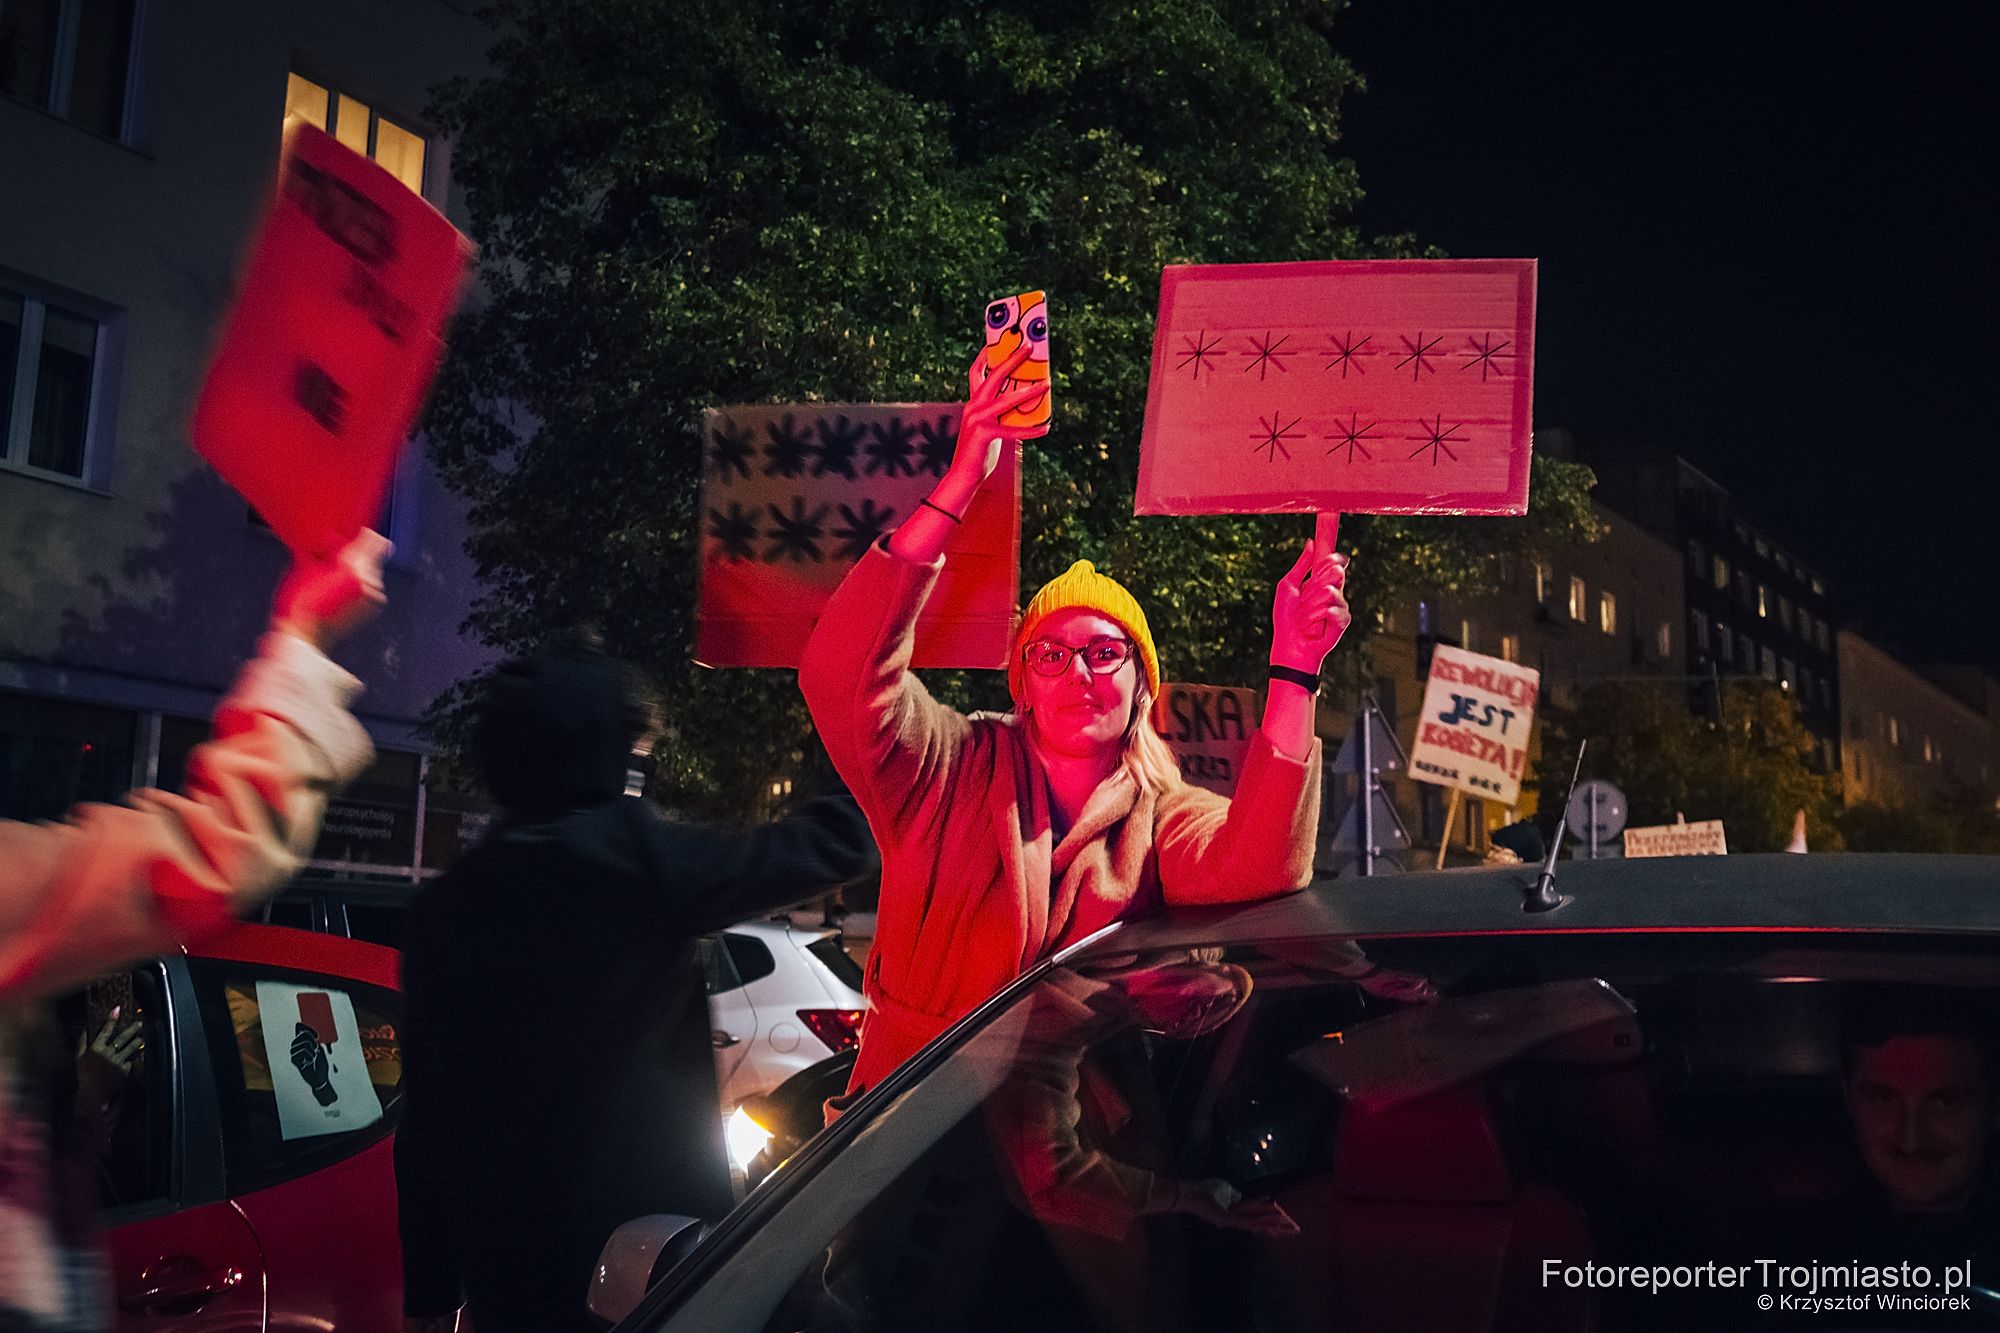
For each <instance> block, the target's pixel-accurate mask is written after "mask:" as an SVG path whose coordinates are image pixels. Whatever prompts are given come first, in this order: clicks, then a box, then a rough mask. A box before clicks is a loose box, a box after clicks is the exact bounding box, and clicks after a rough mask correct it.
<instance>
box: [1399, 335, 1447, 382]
mask: <svg viewBox="0 0 2000 1333" xmlns="http://www.w3.org/2000/svg"><path fill="white" fill-rule="evenodd" d="M1443 341H1444V335H1443V334H1439V335H1438V336H1437V337H1435V338H1433V339H1431V340H1430V341H1429V342H1425V341H1424V335H1423V330H1421V329H1419V330H1418V331H1417V340H1416V341H1415V342H1411V341H1410V339H1409V337H1408V335H1404V336H1403V346H1404V347H1406V348H1408V349H1409V352H1410V354H1409V355H1408V356H1406V357H1404V358H1403V359H1402V360H1401V361H1398V362H1397V363H1396V369H1398V370H1401V369H1402V368H1403V367H1404V366H1411V367H1412V368H1411V370H1410V378H1411V379H1418V378H1420V377H1421V376H1422V375H1423V373H1424V372H1425V371H1426V370H1428V371H1430V372H1431V374H1433V375H1435V374H1437V367H1436V366H1434V365H1432V364H1431V361H1430V358H1431V348H1433V347H1436V346H1437V345H1438V344H1439V343H1441V342H1443Z"/></svg>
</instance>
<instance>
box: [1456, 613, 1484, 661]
mask: <svg viewBox="0 0 2000 1333" xmlns="http://www.w3.org/2000/svg"><path fill="white" fill-rule="evenodd" d="M1474 628H1475V627H1474V625H1473V623H1472V622H1471V621H1470V620H1461V621H1459V622H1458V646H1459V647H1461V648H1463V649H1465V651H1466V652H1468V653H1476V652H1478V651H1479V645H1478V644H1477V643H1475V642H1474V641H1473V630H1474Z"/></svg>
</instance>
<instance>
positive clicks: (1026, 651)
mask: <svg viewBox="0 0 2000 1333" xmlns="http://www.w3.org/2000/svg"><path fill="white" fill-rule="evenodd" d="M1072 657H1081V658H1082V659H1083V664H1084V666H1086V667H1088V668H1089V670H1090V674H1091V675H1093V676H1104V675H1109V674H1110V673H1111V672H1113V671H1116V670H1117V669H1118V668H1119V667H1121V666H1124V665H1125V664H1126V663H1127V662H1129V661H1131V660H1132V641H1131V640H1130V639H1113V638H1108V637H1099V638H1095V639H1092V640H1091V641H1090V642H1089V643H1086V644H1083V645H1082V646H1080V647H1076V648H1072V647H1070V646H1069V645H1068V644H1066V643H1057V642H1056V641H1055V640H1054V639H1036V640H1035V641H1034V642H1033V643H1031V644H1029V645H1028V646H1027V647H1025V648H1023V649H1022V650H1021V660H1022V661H1023V662H1026V663H1027V664H1028V668H1029V669H1030V670H1031V671H1033V672H1034V673H1035V674H1036V675H1038V676H1060V675H1062V674H1063V673H1064V672H1066V671H1068V670H1069V659H1070V658H1072Z"/></svg>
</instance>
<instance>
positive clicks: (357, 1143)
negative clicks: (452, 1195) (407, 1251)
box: [189, 945, 402, 1333]
mask: <svg viewBox="0 0 2000 1333" xmlns="http://www.w3.org/2000/svg"><path fill="white" fill-rule="evenodd" d="M343 947H348V948H352V947H357V946H346V945H344V946H343ZM189 973H190V977H191V979H192V984H193V988H194V991H195V994H196V997H197V1000H198V1003H199V1005H200V1008H201V1013H202V1019H203V1024H204V1030H205V1033H206V1037H207V1046H208V1053H209V1060H210V1064H211V1066H212V1070H213V1077H214V1087H215V1104H216V1107H217V1110H218V1119H219V1122H220V1131H221V1134H220V1137H221V1140H222V1147H223V1160H224V1166H225V1173H226V1179H227V1185H228V1192H229V1197H230V1200H231V1202H232V1206H233V1207H234V1208H236V1209H237V1210H238V1211H240V1213H241V1215H242V1218H243V1220H244V1221H245V1222H246V1223H248V1225H249V1227H250V1229H251V1231H252V1232H253V1233H254V1234H255V1237H256V1241H257V1244H258V1247H259V1249H260V1250H261V1252H262V1254H263V1256H264V1266H265V1276H266V1281H267V1285H268V1292H269V1297H268V1299H269V1304H270V1318H271V1324H272V1326H273V1327H301V1328H303V1327H315V1328H339V1329H341V1330H343V1331H344V1333H399V1331H400V1330H401V1328H402V1266H401V1253H400V1249H399V1246H398V1243H397V1235H396V1182H395V1168H394V1162H393V1156H392V1153H393V1148H392V1137H391V1136H392V1133H393V1130H394V1128H395V1124H396V1121H397V1119H398V1117H399V1114H400V1111H401V1093H402V1047H401V1039H400V1035H399V1029H400V1025H401V1022H402V997H401V995H399V994H398V993H397V992H395V991H393V990H389V989H387V988H385V987H381V986H374V985H369V984H366V983H364V982H360V981H356V980H353V979H351V978H347V977H342V976H339V975H334V974H329V973H321V972H309V971H304V970H299V969H294V968H284V967H278V966H274V965H267V964H262V963H255V962H241V961H224V960H219V959H192V960H190V961H189Z"/></svg>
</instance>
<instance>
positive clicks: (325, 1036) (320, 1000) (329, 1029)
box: [299, 990, 339, 1046]
mask: <svg viewBox="0 0 2000 1333" xmlns="http://www.w3.org/2000/svg"><path fill="white" fill-rule="evenodd" d="M299 1022H301V1023H304V1024H305V1025H306V1026H307V1027H309V1028H311V1029H312V1030H313V1035H315V1036H317V1037H318V1038H319V1044H320V1045H322V1046H331V1045H333V1043H334V1042H335V1041H337V1040H338V1039H339V1034H338V1033H336V1032H335V1031H334V1030H333V997H332V996H330V995H328V994H327V993H326V992H325V991H323V990H318V991H300V992H299Z"/></svg>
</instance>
